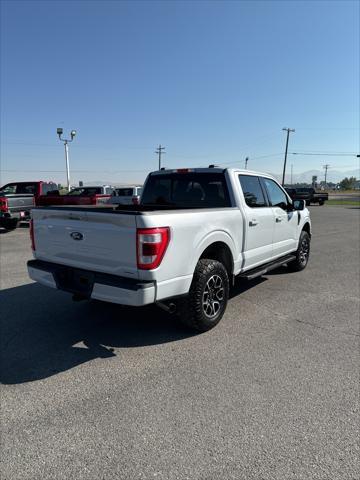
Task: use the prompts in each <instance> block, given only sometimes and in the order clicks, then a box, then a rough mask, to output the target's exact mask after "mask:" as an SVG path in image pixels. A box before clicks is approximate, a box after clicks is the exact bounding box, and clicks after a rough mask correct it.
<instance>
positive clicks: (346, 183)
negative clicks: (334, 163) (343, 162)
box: [340, 177, 356, 190]
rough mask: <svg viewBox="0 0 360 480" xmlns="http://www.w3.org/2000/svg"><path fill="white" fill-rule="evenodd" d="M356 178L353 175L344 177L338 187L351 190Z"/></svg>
mask: <svg viewBox="0 0 360 480" xmlns="http://www.w3.org/2000/svg"><path fill="white" fill-rule="evenodd" d="M355 183H356V178H355V177H350V178H348V177H345V178H344V179H343V180H341V182H340V188H341V189H342V190H352V189H353V188H354V187H355Z"/></svg>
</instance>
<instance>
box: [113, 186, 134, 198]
mask: <svg viewBox="0 0 360 480" xmlns="http://www.w3.org/2000/svg"><path fill="white" fill-rule="evenodd" d="M115 191H116V195H117V196H118V197H132V196H133V194H134V189H133V188H117V189H116V190H115Z"/></svg>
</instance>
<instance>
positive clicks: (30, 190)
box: [0, 183, 37, 195]
mask: <svg viewBox="0 0 360 480" xmlns="http://www.w3.org/2000/svg"><path fill="white" fill-rule="evenodd" d="M36 187H37V183H8V184H7V185H4V186H3V187H1V190H0V191H1V193H3V194H8V195H20V194H32V195H35V193H36Z"/></svg>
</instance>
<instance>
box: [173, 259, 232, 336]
mask: <svg viewBox="0 0 360 480" xmlns="http://www.w3.org/2000/svg"><path fill="white" fill-rule="evenodd" d="M228 298H229V277H228V273H227V271H226V268H225V267H224V265H223V264H222V263H220V262H218V261H216V260H211V259H201V260H199V262H198V264H197V266H196V269H195V273H194V277H193V280H192V283H191V287H190V291H189V295H188V296H187V297H186V298H185V299H183V300H182V301H181V302H180V304H179V306H178V308H179V317H180V321H181V322H182V323H184V324H185V325H187V326H188V327H190V328H191V329H193V330H196V331H198V332H206V331H207V330H210V329H211V328H214V327H215V325H217V324H218V323H219V322H220V320H221V318H222V316H223V315H224V312H225V309H226V305H227V301H228Z"/></svg>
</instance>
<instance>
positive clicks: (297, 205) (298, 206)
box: [293, 200, 305, 210]
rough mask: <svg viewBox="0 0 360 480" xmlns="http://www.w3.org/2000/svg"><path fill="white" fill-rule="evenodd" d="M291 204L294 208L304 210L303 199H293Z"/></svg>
mask: <svg viewBox="0 0 360 480" xmlns="http://www.w3.org/2000/svg"><path fill="white" fill-rule="evenodd" d="M293 205H294V210H304V208H305V200H294V202H293Z"/></svg>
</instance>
